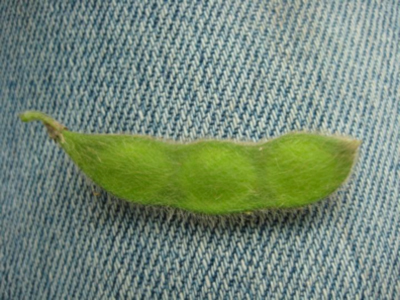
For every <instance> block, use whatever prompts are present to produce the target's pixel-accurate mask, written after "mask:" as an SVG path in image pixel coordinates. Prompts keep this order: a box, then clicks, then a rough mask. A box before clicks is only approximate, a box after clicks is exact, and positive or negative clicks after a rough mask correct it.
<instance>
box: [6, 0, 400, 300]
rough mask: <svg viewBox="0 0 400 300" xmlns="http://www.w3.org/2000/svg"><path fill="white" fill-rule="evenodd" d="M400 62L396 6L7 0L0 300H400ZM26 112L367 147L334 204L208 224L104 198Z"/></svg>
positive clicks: (171, 134) (124, 128)
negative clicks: (303, 134)
mask: <svg viewBox="0 0 400 300" xmlns="http://www.w3.org/2000/svg"><path fill="white" fill-rule="evenodd" d="M97 2H98V3H97ZM399 62H400V6H399V5H398V2H397V1H394V0H393V1H389V0H383V1H314V0H312V1H297V0H296V1H282V0H279V1H223V0H220V1H186V0H183V1H160V0H159V1H156V0H154V1H153V0H148V1H130V0H127V1H30V2H27V3H22V2H19V1H3V2H2V3H0V101H1V102H0V114H1V118H0V168H1V172H0V299H32V298H38V299H64V298H66V299H76V298H78V299H119V298H122V299H126V298H128V299H321V298H323V299H396V298H399V297H400V281H399V278H400V260H399V257H400V239H399V238H398V237H399V236H400V196H399V192H400V180H399V178H400V155H399V154H400V63H399ZM27 109H35V110H41V111H44V112H46V113H48V114H50V115H52V116H54V117H55V118H56V119H58V120H62V121H63V123H64V124H66V125H67V126H68V127H69V128H71V129H73V130H74V131H80V132H91V133H94V132H99V133H100V132H101V133H119V132H129V133H138V134H148V135H152V136H156V137H165V138H172V139H176V140H195V139H199V138H220V139H227V138H229V139H237V140H243V141H259V140H261V139H267V138H272V137H276V136H279V135H281V134H283V133H287V132H290V131H297V130H305V131H322V132H326V133H332V134H334V133H339V134H344V135H350V136H354V137H356V138H359V139H361V140H362V141H363V144H362V146H361V149H360V155H359V161H358V164H357V166H356V169H355V170H354V175H353V176H352V178H351V179H350V181H349V182H348V183H347V184H346V185H345V186H343V187H342V188H341V189H340V190H339V191H338V192H337V193H336V194H334V195H333V196H331V197H330V198H329V199H328V200H327V201H325V202H322V203H320V204H317V205H314V206H311V207H309V208H307V209H304V210H298V211H290V212H277V211H274V212H264V213H262V214H256V215H253V216H244V217H242V218H241V219H237V218H236V219H235V218H232V219H229V218H228V219H218V218H213V219H206V218H200V217H196V216H193V215H188V214H185V213H182V212H179V211H175V210H174V211H169V210H163V209H161V208H149V207H142V206H137V205H129V204H127V203H125V202H123V201H120V200H119V199H115V198H112V197H111V196H110V195H108V194H106V193H105V192H103V191H98V190H97V188H96V187H95V186H94V185H93V184H92V183H91V182H89V181H88V180H87V179H86V178H85V177H84V176H83V174H82V173H80V172H79V170H78V169H77V168H76V167H75V166H74V165H73V163H72V162H71V161H70V160H69V159H68V157H67V156H66V155H65V154H64V153H63V152H62V151H61V150H60V149H58V148H57V147H55V145H54V144H53V143H52V142H51V141H50V140H49V139H48V137H47V134H46V133H45V131H44V130H43V129H42V127H41V126H40V125H39V124H36V125H32V126H25V125H24V124H22V123H20V122H19V120H18V118H17V114H18V113H20V112H21V111H24V110H27ZM94 191H95V192H94Z"/></svg>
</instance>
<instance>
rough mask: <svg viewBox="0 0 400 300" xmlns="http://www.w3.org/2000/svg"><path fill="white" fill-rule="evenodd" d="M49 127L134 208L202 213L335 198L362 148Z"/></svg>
mask: <svg viewBox="0 0 400 300" xmlns="http://www.w3.org/2000/svg"><path fill="white" fill-rule="evenodd" d="M20 118H21V120H22V121H24V122H30V121H34V120H39V121H42V122H43V124H44V125H45V126H46V127H47V130H48V132H49V135H50V137H51V138H53V139H54V140H55V141H56V142H57V143H58V144H59V145H60V146H61V148H62V149H64V150H65V152H66V153H67V154H68V155H69V156H70V157H71V159H72V160H73V161H74V162H75V164H76V165H77V166H78V167H79V168H80V169H81V170H82V171H83V172H84V173H85V174H86V175H87V176H88V177H89V178H91V179H92V180H93V181H94V182H95V183H97V184H98V185H99V186H101V187H102V188H104V189H105V190H106V191H108V192H110V193H112V194H114V195H115V196H117V197H119V198H122V199H125V200H127V201H131V202H135V203H142V204H148V205H163V206H169V207H176V208H180V209H184V210H188V211H192V212H196V213H204V214H214V215H216V214H217V215H218V214H230V213H239V212H250V211H254V210H261V209H269V208H293V207H301V206H305V205H308V204H311V203H313V202H316V201H318V200H321V199H323V198H325V197H327V196H328V195H329V194H331V193H332V192H334V191H335V190H336V189H338V187H339V186H341V185H342V184H343V183H344V182H345V181H346V179H347V178H348V176H349V175H350V173H351V170H352V167H353V165H354V163H355V160H356V156H357V150H358V147H359V145H360V141H358V140H354V139H348V138H343V137H334V136H324V135H320V134H310V133H289V134H286V135H283V136H281V137H279V138H275V139H273V140H270V141H267V142H259V143H239V142H233V141H226V140H201V141H196V142H191V143H179V142H172V141H165V140H160V139H155V138H152V137H148V136H140V135H116V134H82V133H77V132H72V131H69V130H67V128H66V127H65V126H63V125H61V124H60V123H58V122H57V121H55V120H54V119H52V118H51V117H49V116H48V115H46V114H43V113H41V112H37V111H27V112H24V113H22V114H21V115H20Z"/></svg>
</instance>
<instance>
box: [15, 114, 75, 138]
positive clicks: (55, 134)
mask: <svg viewBox="0 0 400 300" xmlns="http://www.w3.org/2000/svg"><path fill="white" fill-rule="evenodd" d="M19 117H20V119H21V121H23V122H32V121H41V122H42V123H43V124H44V126H46V128H47V131H48V133H49V135H50V137H51V138H52V139H53V140H54V141H56V142H61V143H63V142H64V137H63V135H62V132H63V131H64V130H68V129H67V127H65V126H64V125H62V124H60V123H58V122H57V121H56V120H54V119H53V118H52V117H50V116H48V115H46V114H44V113H42V112H40V111H32V110H31V111H26V112H23V113H21V114H20V115H19Z"/></svg>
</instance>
